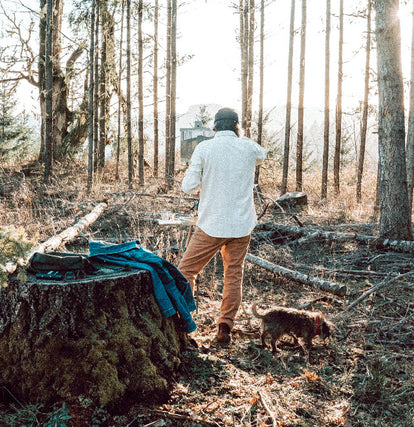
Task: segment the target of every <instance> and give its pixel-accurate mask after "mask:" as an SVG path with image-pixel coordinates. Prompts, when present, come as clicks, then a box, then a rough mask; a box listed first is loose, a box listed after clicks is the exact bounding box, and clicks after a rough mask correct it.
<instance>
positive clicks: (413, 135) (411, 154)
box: [407, 3, 414, 212]
mask: <svg viewBox="0 0 414 427" xmlns="http://www.w3.org/2000/svg"><path fill="white" fill-rule="evenodd" d="M411 31H412V32H411V78H410V112H409V115H408V130H407V182H408V185H407V187H408V207H409V210H410V212H411V210H412V205H413V187H414V3H413V19H412V30H411Z"/></svg>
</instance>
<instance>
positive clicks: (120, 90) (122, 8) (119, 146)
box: [115, 0, 125, 181]
mask: <svg viewBox="0 0 414 427" xmlns="http://www.w3.org/2000/svg"><path fill="white" fill-rule="evenodd" d="M124 13H125V1H124V0H122V4H121V28H120V31H121V39H120V41H119V71H118V90H117V92H118V123H117V138H116V165H115V179H116V180H117V181H118V180H119V156H120V153H121V115H122V114H121V110H122V108H121V107H122V98H123V97H122V88H121V85H122V66H123V63H122V57H123V52H122V48H123V41H124Z"/></svg>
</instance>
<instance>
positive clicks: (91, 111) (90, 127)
mask: <svg viewBox="0 0 414 427" xmlns="http://www.w3.org/2000/svg"><path fill="white" fill-rule="evenodd" d="M95 12H96V1H95V0H93V1H92V10H91V25H90V28H91V34H90V47H89V122H88V142H89V150H88V183H87V191H88V193H89V192H90V191H91V189H92V180H93V131H94V129H93V124H94V117H95V111H94V108H93V107H94V105H93V97H94V92H95V79H94V58H95Z"/></svg>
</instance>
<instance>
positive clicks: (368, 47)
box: [356, 0, 372, 203]
mask: <svg viewBox="0 0 414 427" xmlns="http://www.w3.org/2000/svg"><path fill="white" fill-rule="evenodd" d="M371 14H372V0H368V13H367V40H366V46H365V83H364V104H363V107H362V120H361V136H360V139H361V140H360V146H359V156H358V172H357V185H356V199H357V202H358V203H361V201H362V193H361V191H362V176H363V172H364V161H365V146H366V141H367V129H368V98H369V72H370V58H371Z"/></svg>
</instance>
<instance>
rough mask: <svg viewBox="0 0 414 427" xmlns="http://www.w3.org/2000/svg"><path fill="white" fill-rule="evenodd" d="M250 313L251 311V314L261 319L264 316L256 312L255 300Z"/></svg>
mask: <svg viewBox="0 0 414 427" xmlns="http://www.w3.org/2000/svg"><path fill="white" fill-rule="evenodd" d="M252 313H253V316H254V317H257V318H258V319H263V317H264V316H262V315H261V314H259V313H258V312H257V302H254V303H253V305H252Z"/></svg>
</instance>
